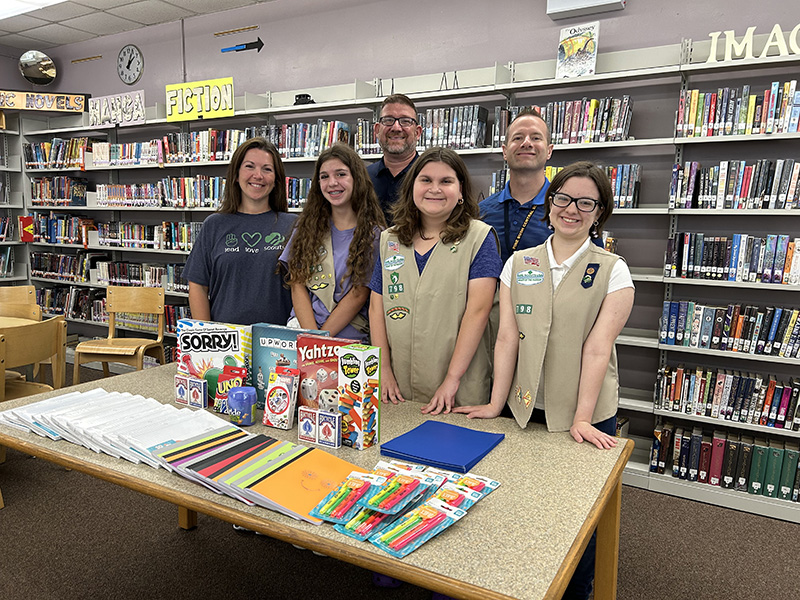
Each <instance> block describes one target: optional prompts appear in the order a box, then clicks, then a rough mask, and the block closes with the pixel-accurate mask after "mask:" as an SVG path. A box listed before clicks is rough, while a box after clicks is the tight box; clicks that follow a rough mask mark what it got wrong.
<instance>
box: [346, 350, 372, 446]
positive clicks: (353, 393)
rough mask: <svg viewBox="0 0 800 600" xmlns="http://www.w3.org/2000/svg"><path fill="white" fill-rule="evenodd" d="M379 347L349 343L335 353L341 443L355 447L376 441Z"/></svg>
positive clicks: (369, 444) (370, 444)
mask: <svg viewBox="0 0 800 600" xmlns="http://www.w3.org/2000/svg"><path fill="white" fill-rule="evenodd" d="M380 379H381V349H380V348H377V347H375V346H366V345H364V344H350V345H349V346H344V347H343V348H341V349H340V352H339V376H338V380H339V412H341V413H342V444H343V445H344V446H351V447H353V448H356V449H357V450H363V449H364V448H369V447H370V446H372V445H373V444H376V443H378V442H380V427H381V425H380V423H381V412H380V407H381V390H380Z"/></svg>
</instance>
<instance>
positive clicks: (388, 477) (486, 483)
mask: <svg viewBox="0 0 800 600" xmlns="http://www.w3.org/2000/svg"><path fill="white" fill-rule="evenodd" d="M499 485H500V484H499V483H498V482H496V481H494V480H491V479H488V478H484V477H480V476H476V475H472V474H467V475H464V474H462V473H453V472H449V471H442V470H439V469H433V468H431V467H427V468H426V467H423V466H420V465H411V464H408V463H402V462H400V461H391V462H386V461H380V462H379V463H378V464H377V465H376V467H375V468H374V469H373V470H372V472H371V473H368V474H365V473H356V472H353V473H351V475H350V476H349V477H348V478H347V480H346V481H345V482H343V483H342V484H341V485H340V486H339V487H338V488H337V489H336V490H334V491H333V492H331V493H330V494H328V496H326V497H325V498H324V499H323V500H322V501H321V502H320V503H319V505H317V507H315V508H314V509H313V510H312V511H311V514H312V515H313V516H315V517H318V518H320V519H323V520H325V521H329V522H332V523H335V525H334V529H335V530H336V531H338V532H339V533H343V534H344V535H347V536H349V537H352V538H354V539H357V540H360V541H364V540H369V541H370V542H371V543H373V544H374V545H375V546H376V547H378V548H380V549H381V550H384V551H385V552H387V553H389V554H391V555H392V556H395V557H397V558H402V557H404V556H407V555H408V554H410V553H411V552H413V551H414V550H415V549H416V548H418V547H419V546H421V545H422V544H424V543H425V542H427V541H428V540H429V539H431V538H433V537H434V536H436V535H438V534H439V533H441V532H442V531H444V530H445V529H447V528H448V527H450V526H451V525H452V524H453V523H455V522H456V521H458V520H459V519H460V518H462V517H463V516H465V515H466V512H467V510H468V509H469V508H470V507H471V506H472V505H474V504H475V503H476V502H477V501H478V500H480V499H481V498H483V497H484V496H485V495H486V494H488V493H489V492H491V491H492V490H494V489H496V488H497V487H498V486H499Z"/></svg>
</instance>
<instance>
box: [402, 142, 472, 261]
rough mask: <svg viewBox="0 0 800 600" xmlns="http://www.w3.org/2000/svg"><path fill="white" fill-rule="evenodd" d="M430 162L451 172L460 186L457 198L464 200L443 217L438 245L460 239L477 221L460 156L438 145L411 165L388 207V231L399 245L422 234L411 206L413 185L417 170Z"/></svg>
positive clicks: (417, 214) (419, 220) (419, 223)
mask: <svg viewBox="0 0 800 600" xmlns="http://www.w3.org/2000/svg"><path fill="white" fill-rule="evenodd" d="M431 162H441V163H444V164H446V165H447V166H449V167H450V168H451V169H453V171H455V173H456V177H457V178H458V182H459V183H460V184H461V196H462V197H463V199H464V202H463V203H460V204H456V206H455V208H453V212H451V213H450V216H449V217H448V218H447V224H446V226H445V229H444V231H442V234H441V238H442V242H444V243H445V244H452V243H453V242H455V241H457V240H460V239H462V238H463V237H464V236H465V235H466V234H467V230H468V229H469V224H470V221H472V220H473V219H477V218H478V215H479V212H480V211H479V209H478V201H477V200H476V198H475V193H474V191H473V186H472V180H471V179H470V176H469V171H467V166H466V165H465V164H464V161H463V160H462V159H461V157H460V156H459V155H458V154H456V152H454V151H453V150H450V149H449V148H441V147H439V146H435V147H433V148H429V149H428V150H426V151H425V152H423V153H422V155H421V156H420V157H419V158H418V159H417V160H416V161H415V162H414V163H413V164H412V165H411V168H410V169H409V170H408V173H406V176H405V178H404V179H403V184H402V187H401V188H400V195H399V197H398V198H397V202H395V203H394V206H393V207H392V214H393V217H394V226H393V227H392V231H394V232H395V233H396V234H397V237H398V239H399V240H400V243H401V244H403V245H405V246H410V245H411V243H412V241H413V239H414V236H415V235H416V234H417V233H419V234H420V235H422V217H421V214H420V212H419V209H418V208H417V205H416V204H415V203H414V183H415V182H416V179H417V177H418V176H419V174H420V171H422V169H423V168H424V167H425V165H427V164H428V163H431Z"/></svg>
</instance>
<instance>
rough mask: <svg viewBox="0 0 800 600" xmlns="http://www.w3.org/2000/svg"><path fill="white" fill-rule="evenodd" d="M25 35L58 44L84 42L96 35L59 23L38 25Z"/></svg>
mask: <svg viewBox="0 0 800 600" xmlns="http://www.w3.org/2000/svg"><path fill="white" fill-rule="evenodd" d="M25 35H27V36H30V37H32V38H33V39H35V40H40V41H42V42H52V43H54V44H56V45H59V46H60V45H61V44H72V43H74V42H83V41H85V40H88V39H91V38H93V37H94V34H92V33H87V32H85V31H80V30H78V29H73V28H72V27H65V26H64V25H59V24H58V23H52V24H50V25H45V26H44V27H37V28H36V29H30V30H28V31H26V32H25Z"/></svg>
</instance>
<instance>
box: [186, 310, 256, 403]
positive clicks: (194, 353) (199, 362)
mask: <svg viewBox="0 0 800 600" xmlns="http://www.w3.org/2000/svg"><path fill="white" fill-rule="evenodd" d="M177 332H178V352H179V357H178V373H182V374H184V375H191V376H192V377H197V378H198V379H205V380H206V381H207V382H208V395H209V398H210V399H211V403H213V401H214V397H215V396H216V393H217V379H218V378H219V376H220V375H221V374H222V371H223V369H224V368H225V366H229V367H244V368H246V369H247V377H246V379H245V381H244V382H243V383H244V385H250V369H251V358H252V328H251V327H250V326H249V325H232V324H228V323H214V322H213V321H198V320H195V319H180V320H179V321H178V327H177Z"/></svg>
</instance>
